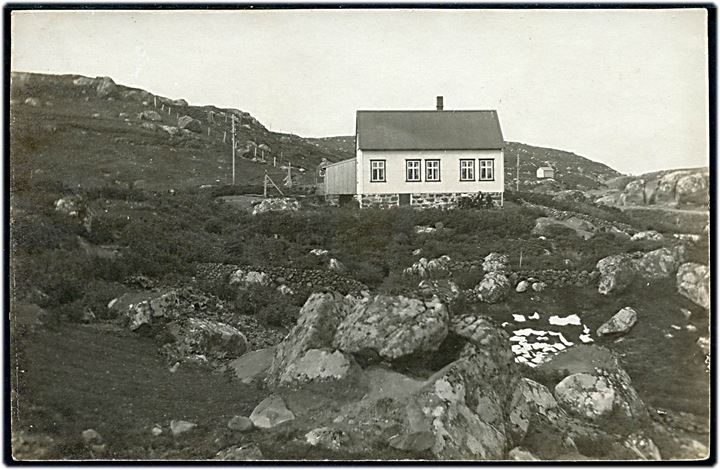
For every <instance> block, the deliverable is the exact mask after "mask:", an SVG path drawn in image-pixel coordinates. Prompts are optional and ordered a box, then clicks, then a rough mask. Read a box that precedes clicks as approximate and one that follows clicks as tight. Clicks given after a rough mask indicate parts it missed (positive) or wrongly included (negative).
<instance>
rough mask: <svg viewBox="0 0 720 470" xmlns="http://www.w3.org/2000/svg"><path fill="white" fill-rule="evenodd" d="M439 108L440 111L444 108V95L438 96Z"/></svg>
mask: <svg viewBox="0 0 720 470" xmlns="http://www.w3.org/2000/svg"><path fill="white" fill-rule="evenodd" d="M437 110H438V111H442V110H443V97H442V96H438V97H437Z"/></svg>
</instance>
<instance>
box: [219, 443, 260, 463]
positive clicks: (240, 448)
mask: <svg viewBox="0 0 720 470" xmlns="http://www.w3.org/2000/svg"><path fill="white" fill-rule="evenodd" d="M263 458H264V457H263V454H262V452H261V451H260V448H259V447H258V445H257V444H255V443H252V444H245V445H237V446H232V447H229V448H227V449H224V450H221V451H220V452H218V453H217V455H216V456H215V457H214V458H213V460H238V461H241V460H262V459H263Z"/></svg>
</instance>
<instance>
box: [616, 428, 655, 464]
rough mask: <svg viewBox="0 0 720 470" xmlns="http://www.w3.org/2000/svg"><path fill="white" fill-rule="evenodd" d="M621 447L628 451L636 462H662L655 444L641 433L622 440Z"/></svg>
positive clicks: (632, 434)
mask: <svg viewBox="0 0 720 470" xmlns="http://www.w3.org/2000/svg"><path fill="white" fill-rule="evenodd" d="M622 445H623V446H624V447H625V448H626V449H628V450H629V451H630V452H631V453H632V455H633V457H634V458H635V459H637V460H662V457H661V456H660V450H659V449H658V448H657V446H656V445H655V443H654V442H653V441H652V439H650V438H649V437H647V436H645V435H643V434H642V433H631V434H630V435H629V436H627V437H626V438H625V439H623V441H622Z"/></svg>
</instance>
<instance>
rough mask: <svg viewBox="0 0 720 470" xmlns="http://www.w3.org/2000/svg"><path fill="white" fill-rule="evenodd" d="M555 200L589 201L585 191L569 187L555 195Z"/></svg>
mask: <svg viewBox="0 0 720 470" xmlns="http://www.w3.org/2000/svg"><path fill="white" fill-rule="evenodd" d="M553 201H559V202H585V201H587V196H585V193H584V192H582V191H579V190H577V189H567V190H564V191H560V192H559V193H557V194H556V195H555V196H553Z"/></svg>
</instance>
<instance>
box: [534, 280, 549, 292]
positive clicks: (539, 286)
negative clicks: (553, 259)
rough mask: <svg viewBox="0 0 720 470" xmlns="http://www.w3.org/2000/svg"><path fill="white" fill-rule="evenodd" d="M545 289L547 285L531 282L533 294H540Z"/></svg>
mask: <svg viewBox="0 0 720 470" xmlns="http://www.w3.org/2000/svg"><path fill="white" fill-rule="evenodd" d="M546 287H547V284H545V283H544V282H533V283H532V290H534V291H535V292H542V291H544V290H545V288H546Z"/></svg>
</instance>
